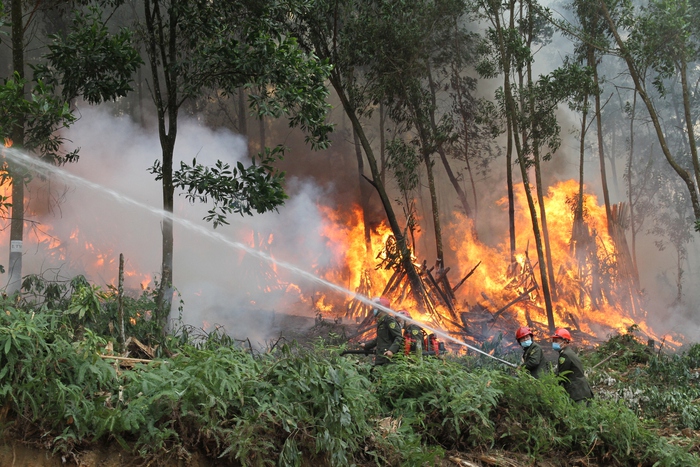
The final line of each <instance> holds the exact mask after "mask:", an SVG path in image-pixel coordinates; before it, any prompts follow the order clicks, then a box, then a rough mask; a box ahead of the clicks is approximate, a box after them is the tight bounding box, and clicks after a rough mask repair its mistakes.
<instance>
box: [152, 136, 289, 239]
mask: <svg viewBox="0 0 700 467" xmlns="http://www.w3.org/2000/svg"><path fill="white" fill-rule="evenodd" d="M283 154H284V147H282V146H277V147H276V148H274V149H270V148H264V152H263V153H262V154H260V155H259V161H256V158H253V160H252V163H251V165H250V166H248V167H245V166H244V165H243V163H242V162H240V161H239V162H238V163H237V164H236V167H234V168H233V169H231V166H230V165H229V164H228V163H224V162H221V161H217V162H216V164H215V166H214V167H212V168H209V167H205V166H203V165H201V164H198V163H197V159H194V160H193V161H192V165H191V166H189V165H187V164H185V163H184V162H180V169H179V170H176V171H175V172H174V173H173V184H174V185H175V186H176V187H178V188H182V189H184V190H185V191H186V193H187V198H188V199H189V200H190V201H195V200H199V201H201V202H203V203H206V202H207V201H208V200H209V198H211V199H212V201H213V202H214V208H212V209H210V210H209V214H208V215H207V216H205V218H204V219H205V220H206V221H213V224H214V227H215V228H216V227H217V226H218V225H220V224H225V225H228V221H227V220H226V216H227V215H228V214H231V213H237V214H240V215H244V214H247V215H253V211H255V212H256V213H258V214H262V213H264V212H267V211H270V210H273V209H277V207H279V206H281V205H282V204H284V200H285V199H287V195H286V194H285V192H284V186H283V184H284V172H280V171H279V170H277V169H276V168H275V167H274V166H273V163H274V162H275V161H276V160H279V159H282V156H283ZM151 172H152V173H155V174H157V177H156V180H161V179H162V178H163V174H162V168H161V164H160V162H159V161H156V162H155V163H154V165H153V167H152V168H151Z"/></svg>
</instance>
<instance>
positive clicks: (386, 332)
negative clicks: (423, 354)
mask: <svg viewBox="0 0 700 467" xmlns="http://www.w3.org/2000/svg"><path fill="white" fill-rule="evenodd" d="M374 301H375V302H377V303H379V304H380V305H382V306H383V307H385V308H389V305H390V302H389V300H388V299H387V298H385V297H380V298H375V299H374ZM372 313H373V314H374V316H375V318H376V319H377V337H375V338H374V339H372V340H371V341H369V342H367V343H362V344H360V347H362V348H364V349H366V350H372V349H374V348H376V349H377V350H376V353H375V357H374V364H375V365H386V364H387V363H390V362H391V360H390V358H391V357H392V356H393V355H394V354H395V353H396V352H398V351H399V349H400V348H401V344H402V343H403V337H402V336H401V326H400V325H399V323H398V322H396V319H395V318H394V317H393V316H392V315H390V314H389V313H387V312H386V311H384V310H381V309H379V308H373V309H372Z"/></svg>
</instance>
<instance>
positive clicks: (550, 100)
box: [479, 0, 590, 330]
mask: <svg viewBox="0 0 700 467" xmlns="http://www.w3.org/2000/svg"><path fill="white" fill-rule="evenodd" d="M479 5H480V7H481V10H480V11H481V12H482V14H483V17H484V19H485V20H486V21H487V22H488V25H489V26H488V28H487V31H486V39H487V41H486V43H485V47H486V50H487V53H485V55H484V60H482V62H481V63H480V64H479V71H480V73H481V74H482V75H483V76H485V77H490V78H495V77H498V76H502V79H503V86H502V87H501V88H499V89H498V91H497V93H496V98H497V101H498V105H499V108H500V111H501V112H502V115H503V117H504V119H505V121H506V122H507V124H506V130H507V135H506V136H507V138H508V139H507V141H508V145H509V149H508V152H510V151H512V149H513V148H514V149H515V154H516V157H517V161H518V165H519V166H520V173H521V177H522V183H523V188H524V191H525V195H526V198H527V201H528V208H529V211H530V217H531V220H532V229H533V236H534V239H535V247H536V249H537V258H538V263H539V271H540V282H541V288H542V295H543V299H544V302H545V311H546V313H547V319H548V325H549V327H550V328H551V329H552V330H553V329H554V326H555V323H554V314H553V310H552V297H551V294H550V283H551V282H550V280H553V277H551V272H550V271H551V268H550V267H549V263H551V261H548V260H547V258H546V255H545V247H544V242H543V238H542V234H541V231H542V230H541V229H542V227H541V225H540V220H539V219H538V213H537V208H536V206H535V200H534V196H533V193H532V187H531V184H530V175H529V173H528V169H529V168H530V167H534V168H535V177H536V179H537V181H538V183H537V185H539V186H540V187H541V185H542V183H541V179H540V168H539V159H540V158H541V159H542V160H548V159H549V158H551V156H552V153H553V152H554V151H556V150H557V149H558V147H559V145H560V144H561V140H560V135H559V134H560V127H559V123H558V121H557V118H556V114H555V111H556V109H557V108H558V105H559V104H560V103H562V102H566V101H569V100H570V99H572V98H573V97H574V96H575V95H576V93H577V89H579V88H580V87H581V86H589V82H590V76H589V72H588V70H587V69H585V68H583V67H580V66H576V65H575V64H571V63H569V64H566V65H565V66H563V67H561V68H558V69H556V70H554V71H552V72H551V73H549V74H546V75H541V76H539V77H538V78H537V79H536V80H535V79H534V77H533V76H532V72H531V69H530V68H528V63H531V62H532V52H533V49H532V47H534V46H535V44H536V42H535V40H534V36H533V34H534V30H533V29H534V28H535V27H537V25H538V24H540V21H541V19H538V18H536V17H535V16H534V13H535V12H536V11H540V8H539V7H538V6H536V5H535V4H534V3H533V2H528V3H527V5H526V7H527V11H528V12H529V13H528V14H527V16H522V15H519V11H516V6H517V2H516V1H515V0H512V1H510V2H508V3H505V4H502V3H500V2H495V1H491V0H484V1H482V2H479ZM518 16H520V17H521V18H522V23H519V24H517V27H516V19H517V17H518ZM506 21H507V24H505V22H506ZM523 28H525V31H526V33H525V34H522V32H523ZM521 70H526V71H525V79H523V80H522V84H521V85H520V86H518V84H517V82H518V81H519V80H518V79H517V77H518V76H519V74H520V71H521ZM511 142H512V146H511ZM540 196H541V195H540ZM540 204H543V203H542V200H541V198H540ZM540 212H541V213H542V212H543V211H540ZM542 221H543V223H544V219H542ZM548 269H549V270H548Z"/></svg>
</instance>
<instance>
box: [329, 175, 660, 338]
mask: <svg viewBox="0 0 700 467" xmlns="http://www.w3.org/2000/svg"><path fill="white" fill-rule="evenodd" d="M577 194H578V184H577V182H575V181H573V180H572V181H567V182H561V183H559V184H557V185H555V186H553V187H551V188H550V190H549V193H548V194H547V196H546V197H545V206H546V209H547V222H548V226H549V240H550V248H551V255H552V262H553V270H554V271H555V273H554V276H555V277H554V279H555V280H554V281H552V285H553V286H552V289H553V290H552V293H553V297H555V299H554V300H553V315H554V319H555V325H556V326H562V327H567V328H569V329H571V330H572V331H573V332H575V333H576V335H577V339H578V340H579V341H580V342H582V343H593V342H595V341H597V340H598V339H604V338H606V337H607V336H608V335H609V334H612V333H615V332H621V333H623V332H625V331H626V330H627V329H628V328H630V327H631V326H633V325H637V326H638V327H639V329H640V330H641V331H642V332H643V333H645V334H646V335H647V336H648V337H649V338H650V339H658V337H657V336H656V335H655V333H654V331H653V330H652V329H650V328H649V327H648V326H647V324H646V322H645V320H644V318H645V314H644V311H643V306H642V305H641V304H642V301H643V297H641V296H640V293H639V291H638V290H636V289H635V288H633V287H631V286H630V284H629V281H628V280H627V278H625V277H621V275H620V274H618V273H617V269H616V264H617V256H618V252H617V249H616V246H615V244H614V242H613V240H612V238H611V237H610V235H609V234H608V229H607V225H606V213H605V208H604V206H601V205H599V204H598V202H597V199H596V197H595V196H593V195H590V194H588V195H584V213H585V214H584V222H585V226H586V227H587V231H588V232H589V236H588V238H589V240H590V243H591V245H589V253H588V256H587V257H586V258H585V261H581V260H580V258H579V259H577V257H576V256H575V255H574V254H573V252H574V251H575V248H573V247H572V244H574V243H575V239H572V229H573V224H574V221H573V219H574V216H573V212H574V204H575V200H576V199H577ZM322 209H323V212H324V213H325V215H326V217H327V219H328V225H327V228H326V229H325V231H324V235H325V236H326V237H327V238H328V245H329V248H331V249H333V251H334V254H335V255H336V256H337V257H338V260H339V264H340V267H338V268H337V269H333V270H330V271H318V272H319V273H321V274H322V275H323V277H324V278H325V279H327V280H329V281H332V282H334V283H338V284H343V285H344V286H346V287H347V288H348V289H350V290H355V291H357V292H358V293H362V294H363V295H365V296H376V295H381V294H387V293H389V295H390V296H391V299H392V307H393V308H394V309H399V308H406V309H409V310H411V312H412V315H413V316H414V318H416V317H417V319H418V320H421V321H423V322H425V323H426V324H430V325H432V326H439V327H441V328H443V329H447V330H449V331H450V332H452V333H455V334H462V335H465V336H467V337H468V336H473V337H474V338H475V340H477V341H479V340H485V339H489V338H490V337H492V336H493V335H494V334H495V333H497V332H498V331H499V330H500V331H502V332H505V333H506V334H507V333H510V331H511V330H512V329H515V328H516V327H517V326H519V325H521V324H522V325H524V324H527V325H529V326H530V327H532V328H534V329H538V330H539V331H540V335H547V332H548V320H547V313H546V310H545V304H544V299H543V296H542V289H541V286H540V281H541V276H540V272H539V265H538V261H537V254H536V250H535V248H534V244H535V243H534V239H533V237H532V227H531V221H530V219H529V213H528V210H527V204H526V199H525V195H524V193H523V192H522V190H521V191H520V192H519V193H518V195H517V199H516V213H517V214H516V232H517V239H516V245H517V254H516V255H515V257H514V258H513V259H512V260H511V259H510V258H509V257H510V253H509V245H508V244H507V241H508V235H507V232H503V235H502V238H501V239H498V243H496V244H495V245H487V244H485V243H484V242H482V241H480V239H478V238H476V237H475V236H474V234H473V233H472V232H473V229H472V226H471V221H470V220H469V219H467V218H465V217H464V216H462V215H460V214H459V213H454V214H453V216H452V217H453V219H454V220H453V222H452V223H451V224H450V225H449V226H448V227H447V228H446V229H445V238H446V240H448V244H449V249H450V250H451V256H452V259H450V256H449V255H448V259H447V261H446V262H448V263H449V264H448V265H446V266H449V267H450V268H451V270H452V271H454V272H453V274H455V277H457V276H458V277H457V278H458V279H461V278H463V277H465V276H468V279H467V280H466V281H464V282H463V284H462V283H461V282H460V283H459V287H454V290H453V292H454V295H455V299H454V300H450V301H451V302H452V301H453V302H454V310H448V309H447V308H448V307H445V306H444V304H439V302H440V299H439V297H434V298H435V300H434V302H435V304H436V312H437V315H434V314H431V313H426V312H424V313H423V314H420V313H418V308H417V306H416V302H415V300H414V299H413V297H412V295H411V294H410V293H407V288H408V287H407V286H406V285H403V286H398V287H394V288H393V289H391V290H387V289H390V287H388V285H389V283H390V282H391V281H392V275H393V274H395V271H393V270H391V269H384V268H382V267H381V263H382V260H381V258H380V256H381V255H382V254H383V252H384V251H385V249H386V248H387V245H390V244H391V240H392V239H393V237H392V236H391V231H390V230H389V229H388V227H387V226H386V225H385V224H381V225H380V226H379V227H378V228H376V229H371V231H370V234H371V245H372V252H371V254H370V255H366V254H365V251H366V248H365V244H366V243H365V231H364V225H363V223H362V212H361V210H360V209H359V208H358V207H354V208H353V209H352V214H351V215H349V216H346V217H347V218H346V219H345V220H341V215H340V214H339V213H337V212H334V211H331V210H330V209H328V208H322ZM414 264H415V265H416V267H417V269H419V271H421V275H422V277H427V276H426V274H427V275H429V276H430V278H429V279H430V282H429V281H428V280H427V279H426V283H428V284H430V283H434V284H436V285H438V284H437V282H440V281H436V280H435V278H434V277H432V274H430V270H432V269H433V268H426V266H425V262H424V265H423V267H422V268H421V264H419V263H416V262H415V261H414ZM448 270H449V269H447V268H446V269H445V271H448ZM435 272H436V273H437V274H440V273H438V272H437V271H435ZM441 277H442V278H445V277H446V272H444V273H443V275H442V276H441ZM447 283H448V284H449V281H447ZM427 288H429V289H430V290H432V293H435V294H437V293H438V292H440V290H439V287H438V288H436V287H430V286H428V287H427ZM443 290H445V289H443ZM429 293H430V292H429ZM441 293H442V294H443V295H444V296H447V295H448V293H447V291H443V292H441ZM325 300H327V299H326V298H325V297H322V298H321V299H319V302H323V306H321V305H320V304H319V305H318V306H317V310H318V312H319V313H322V314H323V315H328V316H341V315H343V314H345V315H346V316H348V315H350V316H354V317H356V318H357V319H358V320H359V319H362V318H365V316H366V312H367V310H366V307H363V306H362V305H361V304H360V303H359V302H357V301H354V300H352V299H351V300H350V301H349V302H348V303H345V304H344V306H343V308H342V311H341V309H338V308H337V307H335V308H334V309H332V310H331V309H329V307H328V304H327V303H326V302H325ZM353 302H355V305H353ZM455 315H459V316H460V317H461V320H455V319H454V318H455ZM459 321H461V322H459ZM664 339H665V340H666V342H667V343H671V344H673V342H672V341H670V340H668V339H667V338H666V337H664Z"/></svg>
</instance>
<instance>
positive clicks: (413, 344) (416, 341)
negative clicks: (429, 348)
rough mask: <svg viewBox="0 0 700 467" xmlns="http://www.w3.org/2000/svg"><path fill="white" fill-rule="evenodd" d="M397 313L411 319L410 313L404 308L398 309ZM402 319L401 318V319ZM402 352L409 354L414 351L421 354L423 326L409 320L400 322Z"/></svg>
mask: <svg viewBox="0 0 700 467" xmlns="http://www.w3.org/2000/svg"><path fill="white" fill-rule="evenodd" d="M398 313H399V314H400V315H402V316H405V317H406V318H408V319H411V315H410V314H409V313H408V311H406V310H399V311H398ZM402 321H403V320H402ZM402 327H403V342H404V353H405V354H406V355H409V354H411V353H415V354H416V355H418V356H419V357H422V356H423V328H421V327H420V326H418V325H417V324H415V323H411V322H409V321H403V322H402Z"/></svg>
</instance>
